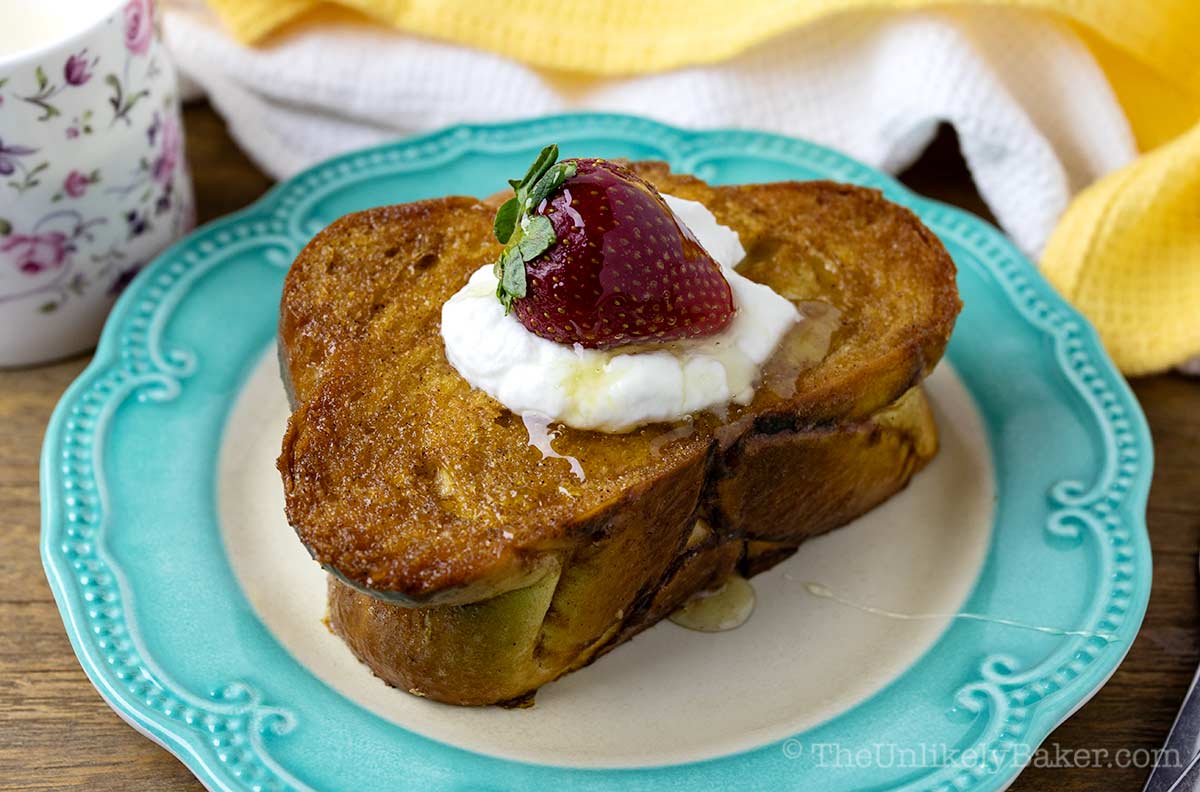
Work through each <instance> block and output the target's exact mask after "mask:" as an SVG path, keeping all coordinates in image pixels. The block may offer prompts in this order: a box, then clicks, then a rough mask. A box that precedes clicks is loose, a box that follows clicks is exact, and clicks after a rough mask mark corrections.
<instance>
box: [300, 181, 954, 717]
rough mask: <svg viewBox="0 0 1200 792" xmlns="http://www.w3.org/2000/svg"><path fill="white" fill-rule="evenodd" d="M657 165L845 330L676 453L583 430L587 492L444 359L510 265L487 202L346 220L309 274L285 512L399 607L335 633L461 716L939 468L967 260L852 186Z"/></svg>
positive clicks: (756, 264)
mask: <svg viewBox="0 0 1200 792" xmlns="http://www.w3.org/2000/svg"><path fill="white" fill-rule="evenodd" d="M636 167H637V169H638V170H639V171H640V172H641V173H642V175H643V176H645V177H646V178H647V179H649V180H650V181H651V182H652V183H654V184H655V185H656V186H658V187H659V189H661V190H662V191H664V192H669V193H672V194H674V195H678V196H680V197H684V198H692V199H694V200H699V201H701V202H703V203H705V204H706V205H707V206H709V208H710V209H711V210H712V211H713V212H714V214H716V216H717V218H718V220H720V221H721V222H722V223H724V224H726V225H729V226H731V227H733V228H734V229H735V230H736V231H738V233H739V235H740V236H741V238H742V240H743V244H744V245H745V246H746V248H747V251H748V256H747V261H746V262H744V263H743V264H742V265H741V267H740V270H741V271H742V272H743V273H744V274H746V275H748V276H749V277H751V278H753V279H755V280H759V281H762V282H765V283H768V284H770V285H771V286H772V287H773V288H775V289H776V291H778V292H780V293H781V294H784V295H785V296H787V297H789V298H790V299H793V300H795V301H797V302H807V301H813V300H819V301H824V302H826V303H829V304H832V305H833V306H834V307H836V308H837V309H838V311H839V312H840V315H841V325H840V327H839V329H838V330H837V332H836V333H835V334H834V337H833V342H832V348H831V351H830V353H829V354H828V355H827V356H826V357H825V358H824V359H823V360H821V361H820V362H818V363H816V365H814V366H813V367H812V368H810V369H808V370H806V371H803V372H801V373H800V374H799V375H798V376H797V378H796V382H795V389H794V393H793V394H791V395H789V396H784V395H781V394H780V393H779V392H778V391H775V390H772V389H768V388H763V389H760V391H759V393H758V394H757V395H756V397H755V399H754V401H753V403H752V404H750V405H749V406H747V407H745V408H734V409H731V410H730V412H729V415H728V417H727V419H726V420H724V421H720V420H718V419H716V418H715V417H713V416H710V415H702V416H699V417H698V418H697V420H696V421H695V426H696V431H695V432H694V433H693V434H691V435H690V436H687V437H682V438H677V439H675V440H674V441H673V442H671V443H669V444H667V445H665V446H664V447H661V448H660V447H659V446H660V445H661V443H662V437H663V433H664V432H665V431H666V429H667V427H662V426H651V427H643V428H641V429H639V430H636V431H633V432H630V433H628V434H624V435H606V434H601V433H593V432H579V431H573V430H565V431H564V432H562V433H561V435H560V436H559V438H558V439H557V440H556V441H555V449H556V450H557V451H558V452H560V453H563V454H569V455H572V456H575V457H576V458H578V459H579V461H580V463H581V464H582V466H583V468H584V470H585V472H586V474H587V479H586V481H583V482H580V481H578V480H576V479H575V477H574V476H573V475H572V474H571V472H570V468H569V467H568V464H567V463H566V462H565V461H562V460H557V459H542V458H541V455H540V453H539V452H537V451H536V450H535V449H533V448H531V447H530V446H529V445H528V436H527V433H526V430H525V428H524V426H523V425H522V423H521V421H520V419H519V418H517V417H516V416H513V415H512V414H511V413H509V412H508V411H507V410H506V409H505V408H503V407H502V406H501V405H499V404H498V403H496V402H495V401H494V400H492V399H491V398H490V397H488V396H487V395H485V394H483V393H481V392H479V391H476V390H473V389H471V388H470V386H469V385H468V384H467V383H466V382H465V381H464V380H463V379H462V378H461V377H460V376H459V375H458V374H457V372H455V371H454V370H453V368H451V367H450V366H449V364H448V363H447V362H446V360H445V356H444V353H443V348H442V343H441V338H440V334H439V327H438V322H439V318H440V307H441V305H442V303H443V302H444V301H445V300H446V299H447V298H449V297H450V296H451V295H452V294H453V293H454V292H455V291H457V289H458V288H460V287H461V286H462V284H463V283H465V281H466V279H467V277H468V276H469V275H470V273H471V272H472V271H473V270H474V269H475V268H477V267H478V266H480V265H481V264H483V263H486V262H488V261H491V260H493V259H494V258H495V256H496V255H497V254H498V245H497V244H496V243H495V241H494V239H493V238H492V235H491V218H492V213H493V209H492V208H491V207H488V206H484V205H481V204H480V203H479V202H476V201H475V200H474V199H468V198H447V199H440V200H433V201H421V202H417V203H414V204H407V205H403V206H394V207H384V208H380V209H375V210H370V211H367V212H360V213H357V214H354V215H350V216H348V217H345V218H342V219H341V220H339V221H338V222H336V223H334V224H333V225H332V226H330V228H328V229H326V230H325V231H324V232H322V233H321V234H319V235H318V236H317V237H316V238H315V239H314V240H313V241H312V242H311V243H310V244H309V246H308V247H306V248H305V250H304V251H303V252H302V253H301V255H300V256H299V258H298V259H297V260H296V263H295V264H294V265H293V268H292V270H291V272H290V273H289V275H288V278H287V282H286V284H285V289H284V297H283V301H282V306H281V319H280V343H281V355H282V358H283V362H284V369H285V378H286V379H288V380H290V384H291V387H292V389H293V392H294V397H295V400H296V405H297V406H296V411H295V413H294V414H293V416H292V419H291V421H290V423H289V428H288V432H287V435H286V437H285V439H284V448H283V453H282V455H281V457H280V460H279V467H280V470H281V472H282V474H283V479H284V487H285V493H286V497H287V511H288V517H289V520H290V521H291V523H292V525H293V526H295V527H296V529H297V532H298V533H299V534H300V537H301V538H302V539H303V540H304V542H305V544H306V545H307V546H308V548H309V550H310V552H312V554H313V556H314V557H315V558H316V559H317V560H318V561H320V562H321V563H323V564H325V565H327V566H328V567H330V568H331V569H332V570H333V571H335V572H336V574H337V575H339V576H340V577H342V578H344V579H345V580H347V581H350V582H351V583H353V584H354V586H357V587H362V588H368V589H371V590H374V591H376V592H378V593H380V594H381V596H385V597H388V598H391V599H393V600H399V601H401V602H403V603H404V605H397V604H392V603H388V602H384V601H382V600H380V599H377V598H375V597H369V596H367V595H364V594H361V593H358V592H356V591H354V589H352V588H350V587H349V586H346V585H345V584H343V583H341V582H334V583H333V584H332V587H331V606H332V609H331V615H332V624H333V626H334V628H335V630H337V631H338V632H339V633H341V634H342V635H343V636H344V637H345V638H346V640H347V642H348V643H349V644H350V645H351V647H352V648H353V649H354V650H355V652H356V653H357V654H358V655H359V656H360V657H361V658H363V659H364V660H365V661H366V662H367V663H368V664H369V665H370V666H371V667H372V668H373V669H374V670H375V671H376V673H377V674H379V675H380V676H382V677H383V678H384V679H386V680H387V681H389V682H391V683H393V684H397V685H401V686H404V687H405V688H406V689H410V690H413V691H414V692H420V693H423V694H425V695H429V696H432V697H435V698H439V699H442V700H446V701H453V702H456V703H488V702H495V701H504V700H509V699H512V698H515V697H519V696H522V695H525V694H526V693H529V692H532V691H533V690H535V689H536V687H537V686H538V685H540V684H542V683H544V682H545V681H547V680H549V679H553V678H555V677H557V676H559V675H560V674H562V673H565V672H566V671H569V670H571V669H573V668H576V667H578V666H580V665H582V664H585V663H587V662H590V660H591V659H594V657H596V656H597V655H598V654H599V653H601V652H603V651H607V649H609V648H611V647H612V646H614V645H616V644H617V643H619V642H620V641H621V640H624V639H625V638H627V637H628V636H630V635H632V634H633V633H635V632H636V631H638V630H640V629H643V628H644V627H646V626H648V625H650V624H653V623H654V621H656V620H658V619H659V618H661V617H662V616H664V615H665V614H667V613H669V612H670V610H672V609H673V608H674V607H675V606H677V605H678V604H679V603H680V602H682V601H683V600H684V599H686V597H687V596H690V594H692V593H694V592H695V591H696V590H698V589H699V588H701V587H703V586H705V585H707V584H709V583H711V582H714V581H716V580H719V579H720V577H721V576H722V575H723V574H725V573H727V572H728V570H729V569H730V568H732V567H733V566H735V565H740V566H741V567H742V569H743V571H745V572H747V573H753V572H756V571H760V570H761V569H763V568H766V567H768V566H770V565H771V564H773V563H775V562H777V561H778V560H780V559H781V558H783V557H786V555H787V554H789V553H790V552H792V551H793V550H794V548H795V546H796V545H797V544H798V543H799V542H800V541H802V540H803V539H804V538H806V537H808V536H811V535H813V534H814V533H819V532H821V531H823V530H828V529H830V528H833V527H836V526H837V525H840V524H842V523H844V522H845V521H847V520H849V519H852V518H853V517H855V516H857V515H858V514H861V513H862V512H863V511H865V510H867V509H869V508H871V507H872V506H873V505H875V504H876V503H878V502H880V501H882V500H883V499H885V498H886V497H888V496H889V495H891V494H892V493H894V492H895V491H896V490H898V489H900V488H901V487H902V486H903V485H904V484H905V483H906V482H907V481H908V479H909V477H910V476H911V475H912V473H913V472H914V471H915V470H916V469H917V468H919V467H920V466H921V465H922V464H924V462H925V461H926V460H927V459H928V458H929V456H930V455H931V454H932V453H933V449H934V446H935V442H936V441H935V437H936V434H935V430H934V428H933V424H932V420H931V419H930V418H929V415H928V410H927V408H926V406H925V403H924V399H923V396H922V395H921V394H920V391H919V389H912V388H913V386H914V385H915V384H916V383H918V382H919V381H920V379H921V378H922V377H923V376H924V375H925V374H926V373H928V371H929V370H930V369H931V368H932V366H933V365H934V364H935V363H936V361H937V360H938V358H939V357H940V355H941V353H942V351H943V349H944V347H945V344H946V341H947V340H948V338H949V335H950V331H951V329H952V327H953V323H954V318H955V316H956V314H957V312H958V309H959V301H958V295H957V291H956V289H955V286H954V267H953V264H952V262H951V261H950V259H949V256H948V255H947V254H946V253H945V251H944V249H943V248H942V247H941V245H940V244H939V243H938V242H937V240H936V238H935V237H933V235H932V234H931V233H930V232H929V231H928V230H926V229H925V228H924V227H923V226H922V225H921V224H920V223H919V222H918V221H917V220H916V218H915V217H914V216H913V215H911V214H910V213H909V212H907V211H906V210H904V209H902V208H900V207H897V206H895V205H893V204H891V203H889V202H887V201H885V200H883V199H882V198H881V197H880V196H879V195H878V194H877V193H875V192H873V191H869V190H864V189H860V188H855V187H850V186H845V185H837V184H832V183H827V182H811V183H779V184H771V185H751V186H744V187H709V186H707V185H705V184H704V183H702V182H699V181H697V180H695V179H692V178H690V177H686V176H676V175H672V174H670V173H669V172H668V170H667V169H666V166H664V165H662V164H659V163H640V164H637V165H636ZM910 389H912V390H910ZM906 391H907V392H909V394H910V395H908V396H905V398H904V399H901V398H900V397H901V396H902V395H903V394H905V393H906ZM781 471H782V472H783V473H784V474H785V475H787V476H788V482H787V485H786V486H783V487H781V486H778V482H779V481H781V476H780V472H781ZM697 521H703V524H704V525H706V526H707V528H705V529H703V530H700V531H699V532H697V530H696V529H695V528H694V526H695V525H696V524H697ZM697 537H699V538H697ZM412 605H422V606H425V607H421V608H413V607H406V606H412ZM431 606H435V607H431ZM489 658H490V659H489Z"/></svg>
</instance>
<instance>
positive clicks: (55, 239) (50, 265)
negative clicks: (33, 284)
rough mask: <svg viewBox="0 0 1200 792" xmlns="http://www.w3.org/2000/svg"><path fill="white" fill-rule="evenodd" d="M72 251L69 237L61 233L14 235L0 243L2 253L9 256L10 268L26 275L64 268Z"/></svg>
mask: <svg viewBox="0 0 1200 792" xmlns="http://www.w3.org/2000/svg"><path fill="white" fill-rule="evenodd" d="M72 250H73V248H72V247H71V245H70V244H69V243H68V240H67V235H66V234H64V233H63V232H61V231H50V232H47V233H44V234H28V235H27V234H13V235H11V236H8V237H6V238H5V239H4V241H3V242H0V253H4V254H7V259H8V262H9V266H11V267H13V268H14V269H16V270H17V271H19V272H21V273H24V274H25V275H37V274H39V273H42V272H44V271H46V270H52V269H58V268H60V267H62V265H63V262H65V261H66V260H67V255H68V254H69V253H71V251H72Z"/></svg>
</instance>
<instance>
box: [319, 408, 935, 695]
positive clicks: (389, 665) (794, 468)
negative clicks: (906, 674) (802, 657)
mask: <svg viewBox="0 0 1200 792" xmlns="http://www.w3.org/2000/svg"><path fill="white" fill-rule="evenodd" d="M935 438H936V432H935V429H934V425H933V417H932V415H931V414H930V412H929V409H928V405H927V404H926V402H925V399H924V396H923V395H922V393H921V391H920V389H919V388H916V389H913V390H912V391H910V392H909V393H908V394H906V395H905V396H904V397H902V398H901V399H900V400H898V401H897V403H896V404H895V405H893V406H892V407H891V408H889V409H887V410H885V411H882V412H880V413H879V414H877V415H876V416H873V417H872V418H871V419H870V420H867V421H863V422H858V423H852V424H847V425H844V426H840V427H837V428H835V429H817V430H810V431H803V432H790V431H789V432H781V433H778V434H775V435H772V436H771V437H770V439H769V441H766V443H767V446H768V447H769V448H770V450H769V451H764V452H762V453H761V454H760V452H759V451H758V450H757V449H754V450H750V451H748V454H749V455H750V456H752V457H754V459H751V460H748V463H747V464H746V467H745V468H744V473H743V475H742V476H741V477H740V479H739V485H740V486H741V487H742V490H741V491H740V492H742V493H744V492H750V493H769V496H768V497H767V498H765V505H764V504H763V503H760V502H757V501H755V502H752V503H746V504H744V508H746V510H747V515H748V516H754V517H756V518H759V517H761V518H763V519H765V520H766V521H765V522H763V523H761V524H758V523H750V522H746V523H743V524H741V525H735V524H729V523H725V524H721V523H716V524H714V523H710V522H708V521H707V520H703V519H697V514H698V509H699V508H700V507H699V504H692V503H691V501H692V493H693V488H694V484H695V483H694V482H691V481H689V482H655V484H654V485H652V486H653V487H654V489H653V491H651V492H649V493H647V497H642V498H639V499H637V500H636V501H635V502H634V505H633V507H632V508H630V509H629V510H626V511H623V512H622V514H621V519H620V520H618V521H616V522H614V523H613V524H610V525H607V526H606V529H607V530H606V531H605V533H603V534H602V535H596V536H593V537H592V538H591V540H590V541H587V542H584V543H580V544H578V545H577V546H575V547H574V548H572V549H570V550H564V551H562V553H561V554H560V555H557V556H556V557H555V560H554V562H553V563H552V564H549V565H547V567H546V568H545V569H544V571H543V574H542V576H541V577H540V578H539V579H538V580H537V581H535V582H534V583H532V584H531V585H528V586H526V587H523V588H519V589H515V590H512V591H509V592H506V593H503V594H500V595H498V596H495V597H492V598H490V599H485V600H483V601H481V602H473V603H469V604H463V605H441V606H432V607H420V608H413V607H405V606H402V605H397V604H392V603H386V602H381V601H380V600H378V599H375V598H373V597H371V596H368V595H366V594H364V593H362V592H360V591H357V590H356V589H354V588H352V587H350V586H348V585H346V584H344V583H342V582H340V581H338V580H336V579H332V578H331V580H330V586H329V602H330V626H331V627H332V629H333V630H334V632H335V633H337V634H338V635H340V636H341V637H342V638H343V639H344V640H345V641H346V643H347V645H348V646H349V647H350V649H351V650H352V651H353V652H354V653H355V655H356V656H358V658H359V659H360V660H362V661H363V662H364V663H366V664H367V665H368V666H369V667H370V668H371V670H372V671H374V672H375V674H376V675H378V676H379V677H380V678H382V679H383V680H384V681H385V682H387V683H388V684H390V685H393V686H396V687H399V688H401V689H403V690H406V691H409V692H410V693H414V694H416V695H421V696H427V697H429V698H433V699H437V700H438V701H445V702H449V703H453V704H493V703H497V702H508V701H512V700H520V699H524V698H527V697H528V696H530V695H531V694H532V693H533V692H534V691H536V690H537V688H538V687H540V686H541V685H544V684H546V683H547V682H550V681H552V680H554V679H556V678H558V677H560V676H562V675H563V674H566V673H569V672H570V671H573V670H575V669H577V668H579V667H581V666H584V665H587V664H588V663H591V662H592V661H593V660H595V659H597V658H598V657H600V656H601V655H603V654H604V653H606V652H608V651H610V650H612V649H613V648H615V647H617V646H619V645H620V644H621V643H623V642H625V641H626V640H628V639H629V638H631V637H633V636H634V635H636V634H637V633H638V632H640V631H642V630H644V629H646V628H647V627H650V626H651V625H653V624H655V623H656V622H658V621H659V620H661V619H662V618H664V617H665V616H667V615H669V614H670V613H671V612H673V611H674V610H675V609H676V608H678V607H679V606H680V605H681V604H683V603H684V602H685V601H686V600H687V599H688V597H690V596H691V595H692V594H694V593H695V592H697V591H701V590H703V589H705V588H707V587H710V586H712V585H714V584H716V583H719V582H721V581H723V580H724V579H725V578H726V577H727V576H728V575H729V574H730V572H732V571H733V569H734V568H735V567H738V568H740V570H741V571H742V573H743V574H746V575H751V574H756V573H757V572H761V571H763V570H765V569H768V568H769V567H771V566H773V565H774V564H776V563H778V562H779V561H781V560H783V559H784V558H786V557H787V556H789V555H791V554H792V553H793V552H795V550H796V547H797V545H799V544H800V543H801V542H803V541H804V540H805V539H807V538H809V537H811V536H815V535H817V534H820V533H824V532H825V531H828V530H831V529H833V528H836V527H837V526H839V525H842V524H844V523H846V522H848V521H849V520H851V519H853V518H854V517H857V516H858V515H859V514H861V513H862V512H864V511H867V510H868V509H870V508H872V507H874V506H875V505H877V504H878V503H880V502H882V501H884V500H886V499H887V498H888V497H890V496H891V495H892V494H894V493H895V492H896V491H897V490H899V489H901V488H902V487H903V486H904V485H905V484H906V483H907V482H908V480H909V477H910V476H911V475H912V474H913V473H914V472H915V471H916V470H917V469H919V468H920V467H921V466H923V465H924V464H925V463H926V462H927V461H928V460H929V458H930V457H931V456H932V454H933V453H934V451H935V449H936V439H935ZM779 462H782V463H783V464H784V466H785V467H786V475H789V476H791V475H794V476H795V478H794V480H793V479H790V478H789V480H788V486H787V487H779V486H778V482H779V480H780V471H779V470H778V469H777V468H776V467H775V464H776V463H779ZM735 497H740V495H735ZM689 509H694V510H693V511H691V512H690V513H689ZM785 526H786V529H785ZM755 537H761V538H755Z"/></svg>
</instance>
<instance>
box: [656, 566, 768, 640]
mask: <svg viewBox="0 0 1200 792" xmlns="http://www.w3.org/2000/svg"><path fill="white" fill-rule="evenodd" d="M753 612H754V587H753V586H751V585H750V581H748V580H746V579H745V578H744V577H742V576H741V575H731V576H730V577H729V578H728V579H727V580H726V581H725V582H724V583H722V584H721V585H720V587H718V588H715V589H713V590H712V591H701V592H700V593H698V594H696V595H694V596H693V597H692V598H691V599H690V600H688V601H687V602H685V603H684V604H683V605H682V606H681V607H680V608H679V609H678V610H677V611H675V612H674V613H672V614H671V615H670V617H669V618H670V619H671V621H673V622H675V623H676V624H678V625H679V626H680V627H686V628H688V629H689V630H697V631H699V632H724V631H726V630H732V629H734V628H737V627H741V626H742V625H743V624H745V623H746V620H747V619H749V618H750V614H751V613H753Z"/></svg>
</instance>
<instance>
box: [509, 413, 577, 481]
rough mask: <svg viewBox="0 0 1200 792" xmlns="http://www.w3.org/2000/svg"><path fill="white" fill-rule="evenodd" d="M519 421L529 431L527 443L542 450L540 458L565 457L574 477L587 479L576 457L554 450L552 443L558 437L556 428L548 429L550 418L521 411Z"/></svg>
mask: <svg viewBox="0 0 1200 792" xmlns="http://www.w3.org/2000/svg"><path fill="white" fill-rule="evenodd" d="M521 421H522V422H523V423H524V424H525V431H527V432H529V445H531V446H533V447H534V448H536V449H537V450H538V451H541V452H542V459H565V460H566V461H567V464H569V465H570V466H571V472H572V473H574V474H575V478H577V479H579V480H580V481H586V480H587V476H585V475H584V473H583V465H581V464H579V460H578V459H576V458H575V457H573V456H567V455H566V454H560V453H558V452H557V451H555V450H554V446H553V443H554V440H555V438H557V437H558V430H554V431H551V430H550V419H549V418H548V417H547V416H545V415H542V414H541V413H522V414H521Z"/></svg>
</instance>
